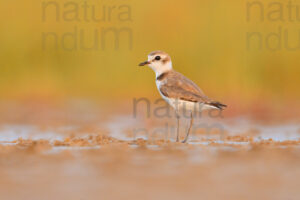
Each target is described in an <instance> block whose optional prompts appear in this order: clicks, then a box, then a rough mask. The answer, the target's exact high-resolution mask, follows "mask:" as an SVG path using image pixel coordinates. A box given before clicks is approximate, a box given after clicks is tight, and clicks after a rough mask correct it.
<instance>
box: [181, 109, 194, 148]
mask: <svg viewBox="0 0 300 200" xmlns="http://www.w3.org/2000/svg"><path fill="white" fill-rule="evenodd" d="M192 125H193V113H192V112H191V121H190V127H189V129H188V132H187V134H186V137H185V139H184V140H183V141H182V143H185V142H186V141H187V140H188V138H189V134H190V130H191V127H192Z"/></svg>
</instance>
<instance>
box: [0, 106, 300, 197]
mask: <svg viewBox="0 0 300 200" xmlns="http://www.w3.org/2000/svg"><path fill="white" fill-rule="evenodd" d="M59 110H60V109H53V108H47V109H46V108H45V109H44V110H43V109H39V111H38V112H37V113H36V114H34V113H35V111H32V110H30V112H29V111H28V110H27V109H24V110H21V111H20V109H18V114H22V115H16V114H13V113H11V112H10V113H6V114H5V113H4V111H5V110H4V111H3V112H2V115H1V125H0V177H1V179H0V199H32V200H34V199H78V200H85V199H87V200H93V199H231V200H232V199H275V200H276V199H278V200H279V199H280V200H281V199H291V200H293V199H299V198H300V192H299V184H300V181H299V178H300V168H299V166H300V148H299V147H300V126H299V123H298V122H297V121H296V120H290V121H283V122H282V123H278V122H276V123H265V122H257V121H253V120H250V119H247V118H241V117H225V118H217V119H196V123H195V125H194V126H195V127H196V126H197V124H199V123H200V122H201V123H203V122H205V123H206V124H215V123H217V124H219V125H222V126H221V127H222V128H219V129H218V128H215V129H212V130H210V132H207V130H206V129H205V128H203V127H198V129H197V130H195V131H194V132H193V134H192V135H191V138H190V140H189V143H188V144H182V143H176V142H175V141H174V139H175V132H174V130H173V128H174V126H175V125H176V124H175V119H173V118H171V119H169V118H166V119H155V118H147V117H143V116H142V115H139V116H138V117H133V116H132V115H131V113H130V112H128V111H126V110H124V111H118V112H115V111H114V112H107V111H105V110H103V109H87V108H86V107H84V109H81V110H78V109H77V110H74V109H69V110H68V111H66V110H64V111H63V112H62V113H64V114H62V113H61V111H59ZM103 112H106V113H105V115H104V114H103ZM66 113H67V114H66ZM16 116H23V117H19V118H18V117H16ZM70 116H72V117H70ZM186 122H187V120H183V125H182V127H183V128H181V131H180V133H181V140H182V139H184V132H185V130H184V128H185V125H186ZM184 123H185V124H184ZM166 127H167V128H166ZM137 128H138V129H143V128H144V129H143V131H138V132H137V131H136V129H137ZM145 130H146V131H145Z"/></svg>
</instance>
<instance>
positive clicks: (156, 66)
mask: <svg viewBox="0 0 300 200" xmlns="http://www.w3.org/2000/svg"><path fill="white" fill-rule="evenodd" d="M145 65H148V66H149V67H150V68H151V69H153V71H154V72H155V73H156V76H158V75H160V74H162V73H164V72H166V71H169V70H171V69H172V61H171V57H170V56H169V55H168V54H167V53H165V52H163V51H153V52H151V53H150V54H149V55H148V60H147V61H145V62H142V63H140V64H139V66H145Z"/></svg>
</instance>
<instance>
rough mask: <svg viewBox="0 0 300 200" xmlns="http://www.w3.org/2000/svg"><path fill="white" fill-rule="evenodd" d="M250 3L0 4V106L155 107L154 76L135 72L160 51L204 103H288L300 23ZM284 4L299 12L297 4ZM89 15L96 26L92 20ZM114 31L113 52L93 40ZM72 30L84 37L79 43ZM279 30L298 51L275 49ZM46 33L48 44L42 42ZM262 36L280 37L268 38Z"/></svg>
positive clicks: (108, 40)
mask: <svg viewBox="0 0 300 200" xmlns="http://www.w3.org/2000/svg"><path fill="white" fill-rule="evenodd" d="M256 2H259V3H256V5H252V4H251V3H253V1H237V0H233V1H226V0H218V1H216V0H213V1H212V0H203V1H196V0H194V1H192V0H191V1H180V0H152V1H141V0H119V1H117V0H114V1H112V0H110V1H109V0H101V1H94V0H93V1H88V2H87V4H88V5H87V4H86V1H82V0H81V1H77V0H74V1H64V0H59V1H58V0H56V1H39V0H35V1H1V3H0V30H1V31H0V46H1V47H0V51H1V53H0V54H1V59H0V60H1V61H0V62H1V72H0V83H1V84H0V95H1V96H0V97H1V99H2V100H5V99H7V100H9V99H26V98H33V99H34V98H42V99H43V98H44V99H57V98H58V99H69V98H85V99H93V100H100V99H105V100H110V99H130V98H132V97H149V98H152V97H153V98H157V97H159V94H158V92H157V91H156V86H155V83H154V73H153V72H152V71H151V70H150V69H147V68H139V67H138V66H137V64H138V63H139V62H141V61H144V60H145V59H146V58H147V57H146V56H147V54H148V53H149V52H151V51H153V50H163V51H166V52H168V53H169V54H170V55H171V57H172V61H173V67H174V68H175V69H176V70H178V71H179V72H182V73H183V74H185V75H186V76H188V77H189V78H191V79H192V80H194V82H196V83H197V84H198V85H199V86H200V87H201V88H202V89H203V90H204V92H205V93H206V94H207V95H208V96H211V97H213V98H214V99H217V100H221V101H223V102H227V103H228V102H234V103H237V104H244V105H248V104H253V102H255V103H256V102H263V103H270V102H272V103H273V104H274V105H277V104H278V105H284V104H287V103H290V102H297V99H299V97H300V93H299V92H298V86H299V84H300V79H299V75H300V68H299V64H300V59H299V55H300V28H299V27H300V26H299V24H300V19H299V20H296V18H295V20H294V21H291V20H290V19H288V17H291V15H295V12H293V13H291V12H290V11H289V10H288V9H287V6H288V5H287V4H288V1H256ZM276 2H277V3H276ZM292 2H293V3H294V4H295V5H298V6H299V10H300V2H299V1H292ZM249 4H251V5H249ZM84 6H86V9H87V10H84V9H85V8H84ZM281 6H282V8H280V7H281ZM112 7H114V8H112ZM93 9H94V11H93ZM280 9H282V12H281V13H280V11H279V10H280ZM85 11H87V12H85ZM93 12H94V13H95V16H96V17H97V18H98V19H100V18H102V20H100V21H98V22H97V21H94V20H92V15H93ZM262 13H263V14H262ZM104 16H105V18H104ZM247 16H248V17H249V18H248V19H247ZM57 17H58V18H57ZM262 17H263V19H262ZM295 17H296V16H295ZM299 18H300V17H299ZM122 28H124V29H123V32H122V33H120V35H119V48H117V49H115V46H114V45H115V42H116V41H115V38H116V37H118V36H115V35H114V32H110V33H108V34H103V31H108V30H113V29H114V30H120V29H122ZM279 29H281V31H282V33H278V30H279ZM75 30H77V33H76V34H77V36H76V45H77V47H76V48H75V47H74V46H73V45H74V40H73V39H74V38H73V36H74V31H75ZM80 30H82V31H83V32H82V33H83V34H84V35H82V34H81V36H80ZM95 31H96V32H98V33H97V34H98V41H96V40H95ZM284 31H286V32H287V33H288V34H289V35H288V36H287V39H288V40H287V41H288V43H289V46H293V47H298V48H296V49H294V50H291V49H287V48H286V47H285V44H284V42H285V41H286V40H285V36H284ZM70 32H71V34H69V36H65V38H64V40H63V37H64V36H63V35H64V34H67V35H68V33H70ZM252 32H257V33H258V34H259V35H260V36H253V37H252V38H251V39H250V42H249V38H248V40H247V37H248V36H247V34H249V33H252ZM47 33H51V34H52V35H50V36H49V37H47V38H46V40H45V34H47ZM272 33H278V34H279V35H280V34H281V36H280V38H279V39H278V37H277V36H278V34H277V36H274V35H273V36H270V34H272ZM72 34H73V36H72ZM130 35H131V37H132V41H131V42H130ZM268 35H269V36H268ZM259 37H260V39H258V38H259ZM268 37H269V39H267V38H268ZM54 38H56V39H57V43H56V39H54ZM80 38H83V43H84V44H85V45H86V46H92V45H94V44H95V43H97V45H98V47H99V48H98V49H92V50H86V49H82V48H81V47H80V40H81V39H80ZM62 40H63V44H62ZM259 40H262V41H259ZM265 40H268V44H266V43H265ZM278 41H279V43H280V44H281V46H278ZM103 42H105V46H103ZM259 42H261V44H262V46H261V48H260V47H259ZM247 43H248V45H249V44H250V46H247ZM129 44H131V45H132V46H130V45H129ZM266 45H269V46H266ZM66 48H69V49H71V50H67V49H66ZM274 49H275V50H274Z"/></svg>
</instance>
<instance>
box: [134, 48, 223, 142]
mask: <svg viewBox="0 0 300 200" xmlns="http://www.w3.org/2000/svg"><path fill="white" fill-rule="evenodd" d="M145 65H148V66H149V67H150V68H151V69H153V71H154V72H155V74H156V86H157V89H158V91H159V93H160V95H161V96H162V98H163V99H164V100H165V101H166V102H168V103H169V105H171V106H172V107H173V108H174V109H175V112H176V118H177V137H176V141H177V142H178V141H179V120H180V115H181V114H182V112H188V113H189V115H190V117H191V119H190V125H189V128H188V131H187V133H186V137H185V139H184V140H183V141H182V142H183V143H185V142H186V141H187V140H188V137H189V133H190V129H191V127H192V124H193V113H195V112H201V111H202V110H207V109H219V110H222V109H223V108H224V107H226V105H224V104H222V103H220V102H218V101H213V100H211V99H210V98H208V97H207V96H206V95H205V94H204V93H203V92H202V90H201V89H200V88H199V87H198V86H197V85H196V84H195V83H194V82H193V81H191V80H190V79H188V78H186V77H185V76H183V75H182V74H180V73H179V72H176V71H174V70H173V68H172V61H171V58H170V56H169V55H168V54H167V53H165V52H163V51H153V52H151V53H150V54H149V55H148V60H147V61H145V62H142V63H140V64H139V66H145Z"/></svg>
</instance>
